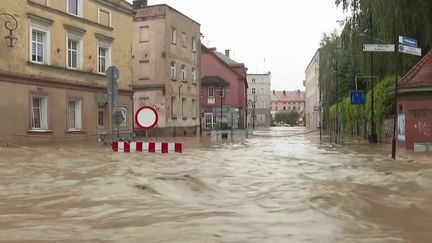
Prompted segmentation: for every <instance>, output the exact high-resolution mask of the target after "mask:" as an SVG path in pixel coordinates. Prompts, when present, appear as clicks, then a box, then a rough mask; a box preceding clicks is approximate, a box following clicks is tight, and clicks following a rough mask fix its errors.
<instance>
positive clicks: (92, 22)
mask: <svg viewBox="0 0 432 243" xmlns="http://www.w3.org/2000/svg"><path fill="white" fill-rule="evenodd" d="M27 3H28V4H29V5H30V6H33V7H37V8H40V9H42V10H46V11H49V12H51V13H55V14H58V15H62V16H64V17H68V18H71V19H73V20H76V21H78V22H81V23H85V24H89V25H93V26H96V27H98V28H101V29H104V30H109V31H112V30H114V29H113V28H111V27H109V26H106V25H103V24H99V23H97V22H94V21H91V20H88V19H85V18H81V17H78V16H74V15H71V14H68V13H65V12H63V11H60V10H57V9H54V8H51V7H48V6H45V5H42V4H39V3H36V2H33V1H32V0H27ZM29 14H31V13H29ZM29 14H27V15H29ZM35 16H37V15H35Z"/></svg>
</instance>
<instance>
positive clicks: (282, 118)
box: [275, 111, 300, 126]
mask: <svg viewBox="0 0 432 243" xmlns="http://www.w3.org/2000/svg"><path fill="white" fill-rule="evenodd" d="M299 116H300V115H299V113H298V112H296V111H284V112H279V113H277V114H276V115H275V121H276V122H284V123H286V124H289V125H290V126H295V125H297V121H298V119H299Z"/></svg>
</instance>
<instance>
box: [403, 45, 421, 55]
mask: <svg viewBox="0 0 432 243" xmlns="http://www.w3.org/2000/svg"><path fill="white" fill-rule="evenodd" d="M398 49H399V52H402V53H406V54H411V55H416V56H421V55H422V54H421V52H422V50H421V48H416V47H412V46H407V45H402V44H399V48H398Z"/></svg>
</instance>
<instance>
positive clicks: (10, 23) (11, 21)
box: [0, 13, 18, 47]
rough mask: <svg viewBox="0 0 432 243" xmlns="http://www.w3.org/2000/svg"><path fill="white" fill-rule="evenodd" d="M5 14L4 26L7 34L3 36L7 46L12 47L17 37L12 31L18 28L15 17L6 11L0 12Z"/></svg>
mask: <svg viewBox="0 0 432 243" xmlns="http://www.w3.org/2000/svg"><path fill="white" fill-rule="evenodd" d="M2 15H3V16H6V20H4V22H5V28H6V29H7V30H9V35H7V36H5V40H6V43H7V45H8V46H9V47H14V46H15V44H16V42H17V40H18V38H17V37H16V36H14V35H13V31H14V30H16V29H17V28H18V21H17V20H16V18H15V17H14V16H12V15H10V14H8V13H0V16H2Z"/></svg>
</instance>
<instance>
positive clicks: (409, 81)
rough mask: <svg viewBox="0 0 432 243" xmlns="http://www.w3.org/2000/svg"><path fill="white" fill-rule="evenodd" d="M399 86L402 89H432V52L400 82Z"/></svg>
mask: <svg viewBox="0 0 432 243" xmlns="http://www.w3.org/2000/svg"><path fill="white" fill-rule="evenodd" d="M398 85H399V87H400V88H423V87H432V50H431V51H429V52H428V53H427V54H426V55H425V56H424V57H423V58H422V59H421V60H420V61H419V62H418V63H417V64H416V65H415V66H414V67H413V68H412V69H411V70H410V71H409V72H408V73H407V74H405V76H404V77H402V78H401V79H400V80H399V81H398Z"/></svg>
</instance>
